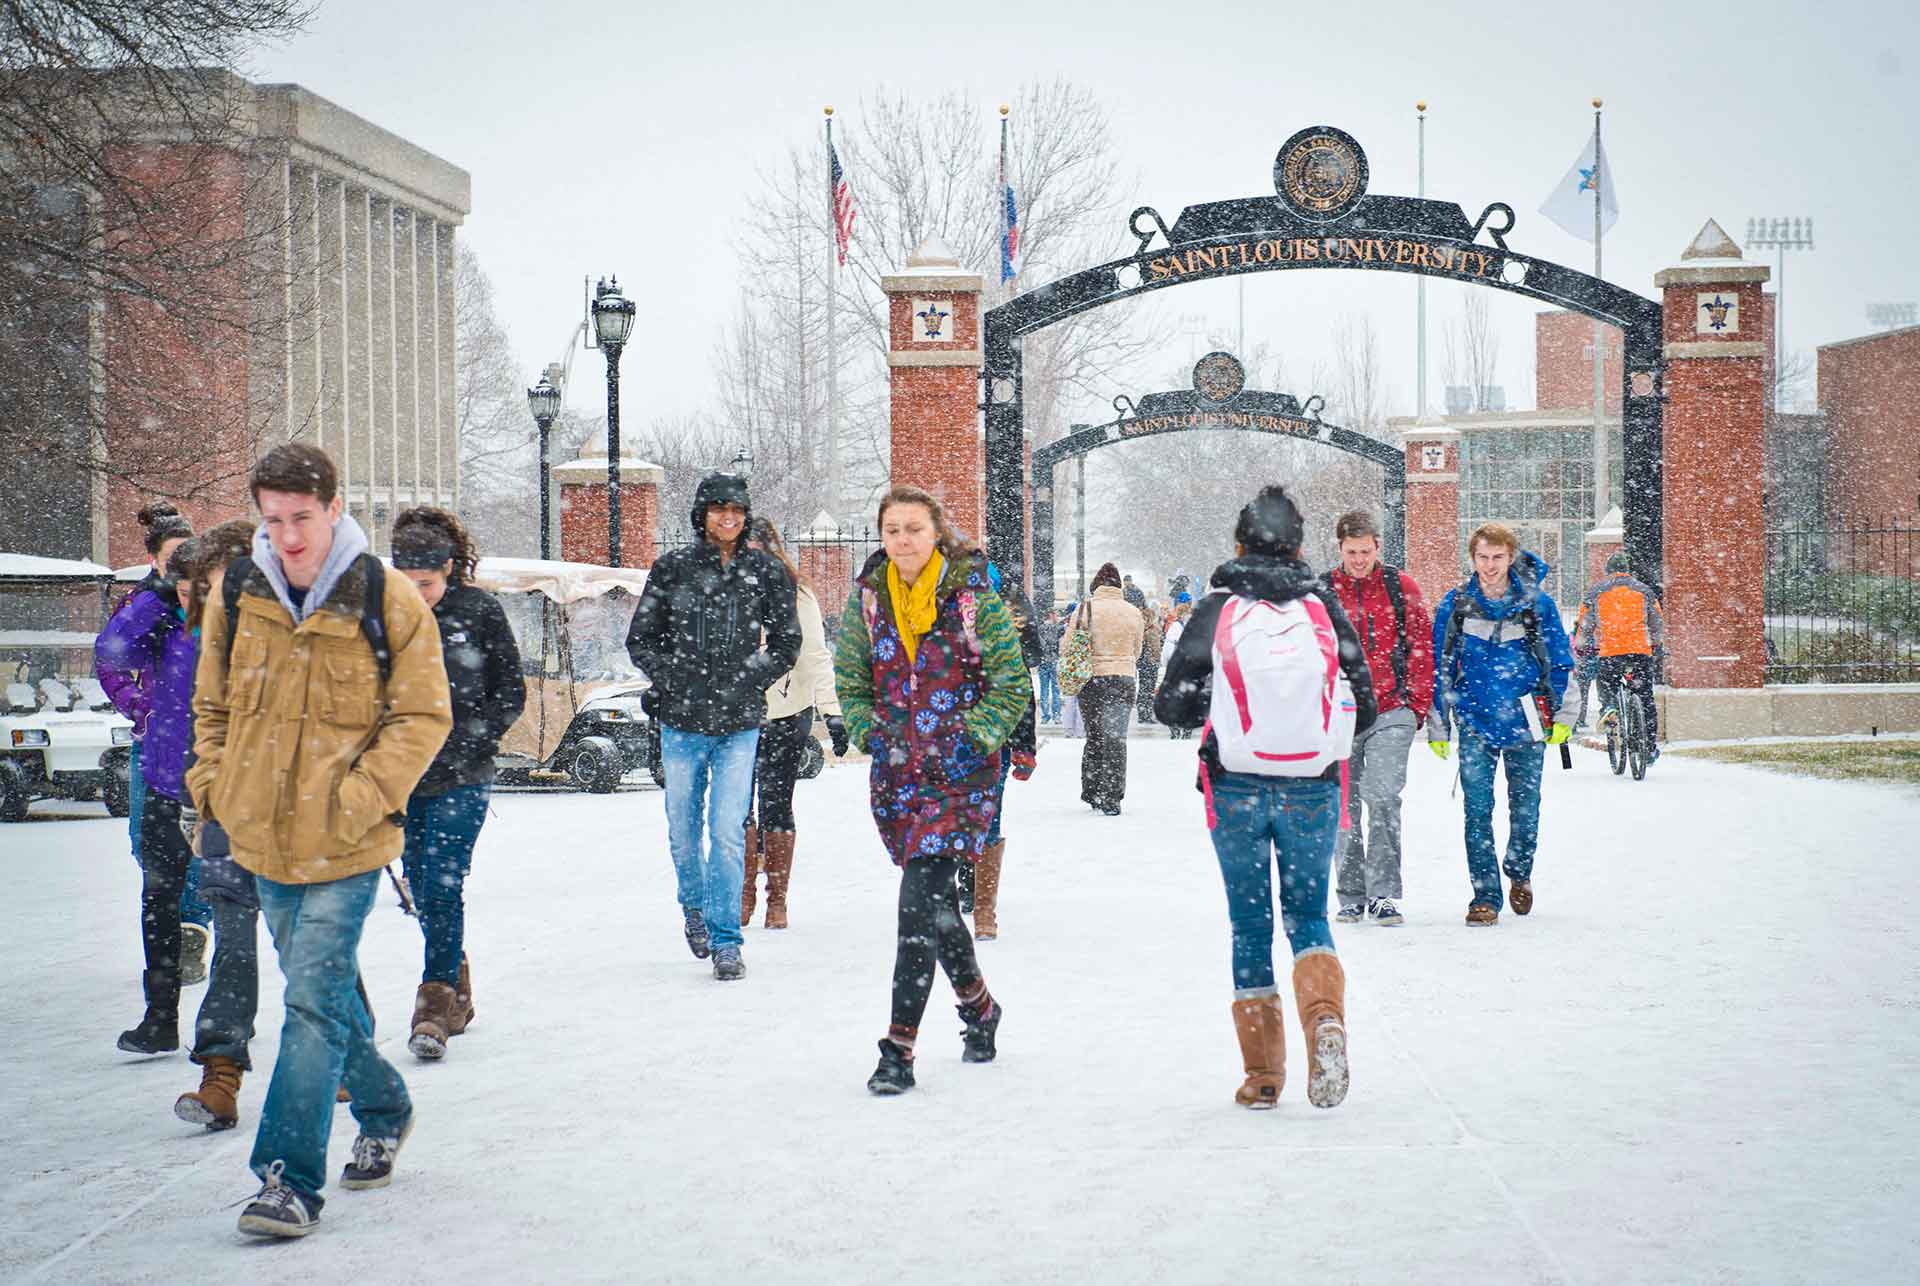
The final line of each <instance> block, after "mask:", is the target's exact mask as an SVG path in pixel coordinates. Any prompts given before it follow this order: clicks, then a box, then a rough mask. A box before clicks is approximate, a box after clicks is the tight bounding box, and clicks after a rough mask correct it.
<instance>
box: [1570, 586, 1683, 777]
mask: <svg viewBox="0 0 1920 1286" xmlns="http://www.w3.org/2000/svg"><path fill="white" fill-rule="evenodd" d="M1573 639H1574V652H1575V654H1576V655H1579V656H1591V657H1593V658H1594V672H1593V673H1594V678H1595V679H1596V680H1597V681H1598V686H1599V688H1600V708H1601V709H1603V710H1604V709H1607V708H1608V707H1610V706H1613V705H1614V704H1615V703H1616V702H1617V701H1618V700H1619V699H1620V689H1621V688H1622V687H1623V686H1624V687H1630V690H1631V691H1632V693H1633V695H1634V696H1635V697H1637V698H1638V699H1639V701H1640V708H1641V709H1642V710H1644V711H1645V712H1646V717H1647V752H1648V753H1647V758H1648V760H1649V762H1651V761H1652V760H1654V759H1658V758H1659V757H1660V712H1659V710H1658V709H1657V708H1656V707H1655V706H1654V704H1653V676H1654V675H1655V674H1656V673H1658V672H1659V665H1660V662H1661V659H1662V657H1661V653H1662V651H1663V650H1664V648H1665V645H1666V627H1665V620H1664V618H1663V617H1662V616H1661V614H1660V600H1659V599H1658V598H1656V597H1654V593H1653V590H1652V588H1651V587H1650V586H1648V585H1647V583H1646V582H1645V581H1643V580H1640V579H1639V578H1638V577H1636V576H1635V575H1634V574H1633V572H1632V571H1631V570H1630V564H1629V563H1628V561H1627V556H1626V554H1624V553H1622V552H1619V551H1615V552H1614V553H1612V554H1609V555H1608V556H1607V567H1606V574H1605V575H1603V576H1601V578H1600V579H1599V580H1597V581H1595V582H1594V583H1593V584H1591V585H1589V586H1587V593H1586V596H1585V597H1584V598H1583V599H1581V600H1580V615H1579V616H1577V617H1575V618H1574V622H1573ZM1579 687H1580V718H1579V719H1576V720H1575V721H1574V722H1575V723H1576V724H1578V723H1582V722H1584V721H1585V717H1586V708H1587V689H1586V684H1585V683H1584V682H1582V683H1580V684H1579Z"/></svg>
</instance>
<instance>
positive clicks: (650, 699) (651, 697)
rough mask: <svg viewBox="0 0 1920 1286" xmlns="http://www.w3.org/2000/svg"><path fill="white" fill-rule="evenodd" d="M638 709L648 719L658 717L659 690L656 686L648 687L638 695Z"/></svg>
mask: <svg viewBox="0 0 1920 1286" xmlns="http://www.w3.org/2000/svg"><path fill="white" fill-rule="evenodd" d="M640 709H641V712H642V713H644V714H645V715H646V716H647V718H649V719H658V718H659V717H660V688H659V685H658V684H655V685H654V686H652V687H649V688H648V689H647V690H646V691H645V692H642V693H641V694H640Z"/></svg>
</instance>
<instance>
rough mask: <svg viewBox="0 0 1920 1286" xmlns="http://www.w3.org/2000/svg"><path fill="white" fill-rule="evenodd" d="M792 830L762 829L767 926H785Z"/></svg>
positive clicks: (791, 857) (791, 875) (790, 879)
mask: <svg viewBox="0 0 1920 1286" xmlns="http://www.w3.org/2000/svg"><path fill="white" fill-rule="evenodd" d="M794 839H795V836H794V833H793V832H792V831H762V832H761V834H760V840H761V843H763V844H765V845H766V866H767V927H768V928H769V929H784V928H786V927H787V885H788V884H789V882H791V881H792V879H793V844H794Z"/></svg>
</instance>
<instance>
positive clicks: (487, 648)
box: [393, 506, 527, 1059]
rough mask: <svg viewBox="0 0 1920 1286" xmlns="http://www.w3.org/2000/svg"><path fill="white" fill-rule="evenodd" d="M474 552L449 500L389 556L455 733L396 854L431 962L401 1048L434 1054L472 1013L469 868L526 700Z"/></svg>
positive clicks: (419, 796)
mask: <svg viewBox="0 0 1920 1286" xmlns="http://www.w3.org/2000/svg"><path fill="white" fill-rule="evenodd" d="M478 563H479V555H478V554H476V553H475V552H474V547H473V539H472V537H470V536H469V535H468V534H467V529H466V528H465V527H464V526H462V525H461V523H460V520H459V519H458V518H456V517H454V516H453V515H452V514H450V513H448V512H447V511H446V510H444V509H435V508H431V507H428V506H422V507H419V508H415V509H408V510H406V511H405V512H403V513H402V514H401V515H400V517H399V518H398V519H397V520H396V521H395V522H394V527H393V566H394V569H395V570H396V571H398V572H400V573H401V574H402V575H403V576H405V577H406V578H407V579H408V580H410V581H412V582H413V584H414V587H415V588H416V589H418V590H419V591H420V597H421V598H423V599H425V600H426V602H427V606H428V607H431V608H432V609H433V618H434V621H435V622H436V623H437V624H438V625H439V627H440V648H441V652H442V653H443V654H444V656H445V658H446V666H447V691H448V692H449V693H450V694H451V696H452V698H453V731H452V732H450V733H448V734H447V740H446V743H445V744H444V745H442V746H441V747H440V753H439V754H438V755H436V756H435V757H434V761H433V763H432V764H431V765H430V766H429V767H428V768H427V772H426V775H425V776H424V777H422V778H421V779H420V784H419V785H417V786H415V787H414V788H413V795H412V797H411V798H410V799H408V800H407V842H406V849H405V850H404V851H403V852H402V853H401V855H400V861H401V863H402V865H403V866H404V867H405V869H406V873H407V885H408V887H409V888H410V889H411V890H412V892H413V899H414V906H415V908H416V909H417V911H418V914H419V916H420V931H421V933H422V934H424V935H425V937H426V963H425V967H424V968H423V969H422V970H421V975H420V989H419V991H418V992H416V993H415V995H414V999H413V1034H412V1036H411V1037H410V1038H409V1039H408V1041H407V1048H408V1049H410V1050H412V1051H413V1053H414V1054H415V1055H416V1056H418V1057H420V1058H429V1059H432V1058H441V1057H443V1056H445V1054H446V1052H447V1041H448V1040H450V1039H451V1038H452V1037H455V1036H458V1035H459V1034H460V1033H462V1032H464V1031H465V1030H466V1029H467V1024H468V1023H470V1022H472V1021H473V977H472V973H471V971H470V970H469V968H468V965H467V954H466V950H465V939H466V903H465V899H464V889H465V884H466V878H467V871H468V869H469V867H471V865H472V863H473V846H474V844H475V842H476V841H478V840H479V838H480V827H481V825H482V824H483V823H485V821H486V820H487V801H488V800H489V799H490V798H492V795H493V756H494V753H495V752H496V751H497V750H498V749H499V748H500V738H501V737H503V736H505V735H506V732H507V729H509V728H511V727H512V726H513V724H514V721H515V720H517V719H518V718H519V717H520V712H521V710H522V709H524V708H525V707H526V704H527V681H526V678H525V676H524V675H522V673H521V671H520V649H519V648H518V647H516V646H515V645H514V641H513V631H512V630H511V629H510V628H509V627H508V625H507V614H506V611H505V610H504V609H503V608H502V607H501V606H500V602H499V600H498V599H496V598H494V596H493V595H491V594H489V593H487V592H486V591H485V590H483V589H480V588H479V587H477V586H475V585H474V584H473V583H472V581H473V574H474V568H475V567H476V565H477V564H478Z"/></svg>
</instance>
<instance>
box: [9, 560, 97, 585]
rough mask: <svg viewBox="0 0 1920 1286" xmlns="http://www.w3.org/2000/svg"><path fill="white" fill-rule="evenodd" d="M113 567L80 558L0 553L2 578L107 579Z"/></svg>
mask: <svg viewBox="0 0 1920 1286" xmlns="http://www.w3.org/2000/svg"><path fill="white" fill-rule="evenodd" d="M113 574H114V572H113V569H112V568H111V567H102V566H101V565H100V564H99V563H90V562H87V561H85V560H84V559H79V558H41V557H40V556H38V555H37V554H0V580H4V579H6V578H8V577H38V578H52V577H66V578H70V579H74V580H107V579H110V578H112V576H113Z"/></svg>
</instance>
